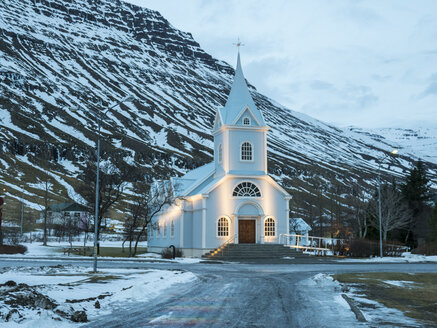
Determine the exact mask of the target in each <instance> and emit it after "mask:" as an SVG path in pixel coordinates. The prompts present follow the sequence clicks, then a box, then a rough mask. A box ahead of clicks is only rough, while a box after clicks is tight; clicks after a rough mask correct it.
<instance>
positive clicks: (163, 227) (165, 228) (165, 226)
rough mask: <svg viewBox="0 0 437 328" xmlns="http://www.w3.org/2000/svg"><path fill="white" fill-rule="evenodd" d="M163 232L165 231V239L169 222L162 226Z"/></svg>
mask: <svg viewBox="0 0 437 328" xmlns="http://www.w3.org/2000/svg"><path fill="white" fill-rule="evenodd" d="M162 230H163V231H164V238H165V237H167V222H164V224H163V225H162Z"/></svg>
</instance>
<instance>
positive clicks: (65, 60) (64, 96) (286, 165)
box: [0, 0, 437, 209]
mask: <svg viewBox="0 0 437 328" xmlns="http://www.w3.org/2000/svg"><path fill="white" fill-rule="evenodd" d="M0 19H1V20H0V36H1V37H0V120H1V123H0V138H1V140H2V147H0V184H4V185H5V186H6V188H7V189H8V191H7V195H8V197H12V198H16V199H19V198H21V193H22V189H21V187H20V186H21V185H23V184H24V185H25V187H24V198H25V202H26V203H27V205H28V206H31V207H34V208H36V209H38V206H37V203H41V197H42V194H43V191H42V190H43V189H44V184H43V181H44V176H45V174H49V175H50V176H51V177H53V178H55V179H56V181H57V183H56V184H55V186H54V188H53V190H52V198H53V199H54V200H60V199H62V198H67V197H70V198H72V199H75V200H78V201H81V196H80V195H79V194H77V192H76V191H75V188H76V187H77V184H78V175H79V173H80V171H81V169H82V167H83V165H84V164H85V162H86V160H93V159H94V158H95V155H94V147H95V140H96V132H95V131H96V107H97V108H100V109H106V108H109V105H111V104H113V103H116V102H117V101H119V100H120V99H122V98H124V97H125V96H126V95H129V94H133V95H134V96H135V97H136V99H137V100H136V101H134V102H133V103H126V104H122V105H120V106H116V107H115V108H114V109H110V110H109V111H108V112H107V114H105V115H103V120H102V134H103V149H104V153H105V155H104V158H106V159H109V160H111V161H113V162H114V163H115V162H116V164H117V165H119V166H120V163H124V166H123V168H122V169H124V170H136V171H138V172H141V174H149V175H150V177H163V176H167V175H170V174H182V173H184V172H186V171H187V170H189V169H192V168H195V167H197V166H200V165H202V164H204V163H206V162H209V161H211V160H212V150H211V147H212V137H211V135H210V129H211V127H212V121H213V117H214V113H215V109H216V108H217V107H218V106H224V104H225V101H226V97H227V94H228V92H229V89H230V86H231V82H232V78H233V73H234V70H233V68H232V66H230V65H229V64H227V63H225V62H222V61H219V60H217V59H214V58H213V57H211V56H210V55H209V54H207V53H206V52H205V51H203V50H202V49H201V47H200V46H199V44H198V43H197V42H196V41H195V40H194V39H193V37H192V36H191V34H189V33H186V32H182V31H179V30H177V29H175V28H174V27H173V26H172V25H171V24H170V23H169V22H168V21H167V20H165V18H163V17H162V16H161V15H160V14H159V13H158V12H155V11H151V10H148V9H144V8H140V7H137V6H134V5H132V4H128V3H125V2H122V1H118V0H75V1H66V0H20V1H16V0H2V1H1V2H0ZM230 51H232V50H231V49H230ZM242 59H243V68H244V53H243V54H242ZM251 92H252V95H253V98H254V100H255V102H256V103H257V105H258V106H259V108H260V109H261V110H262V111H263V113H264V116H265V119H266V121H267V124H268V125H269V126H270V127H271V130H270V132H269V135H268V138H269V139H268V145H269V156H270V160H269V171H270V173H271V175H273V176H274V177H275V178H276V179H278V180H279V182H280V183H282V185H283V186H284V187H285V188H287V189H288V190H290V192H291V193H292V194H293V195H296V197H297V198H300V197H301V195H302V194H307V195H314V194H315V192H316V191H320V190H324V191H325V192H326V193H329V192H331V191H332V190H333V186H334V185H336V184H337V185H341V186H342V188H343V190H345V192H346V191H347V190H348V188H355V187H356V186H360V187H362V188H363V189H364V190H366V191H370V189H371V188H372V186H374V183H375V180H376V169H377V166H378V165H377V161H378V159H380V158H382V157H383V156H384V155H385V153H387V152H389V151H390V150H391V149H392V148H393V147H398V144H399V143H400V142H401V141H402V142H403V150H405V151H404V152H401V154H400V156H398V157H396V158H394V159H392V160H391V162H390V163H391V164H390V169H388V166H387V164H386V165H384V166H383V168H384V175H385V176H386V177H388V176H389V175H396V176H398V177H399V176H401V175H402V174H403V173H404V172H405V171H406V170H407V169H408V168H409V167H410V166H411V162H412V161H413V160H416V159H417V158H418V157H420V158H422V159H423V160H424V161H426V166H427V168H428V172H429V174H430V176H432V177H433V178H435V177H436V176H437V161H436V159H435V155H432V156H424V153H426V147H428V146H427V144H426V143H422V145H423V147H422V148H421V150H420V152H417V150H418V149H417V147H416V144H415V143H413V142H411V141H412V140H414V142H416V141H417V140H422V139H420V138H419V137H415V138H413V139H412V138H410V139H409V140H407V139H402V140H401V138H403V137H405V135H404V134H403V133H405V132H400V133H399V134H398V135H396V134H394V133H392V131H390V130H378V131H366V130H362V129H356V128H346V129H340V128H337V127H335V126H331V125H328V124H325V123H323V122H321V121H318V120H315V119H313V118H311V117H308V116H306V115H303V114H301V113H298V112H295V111H292V110H290V109H288V108H285V107H283V106H281V105H279V104H278V103H276V102H275V101H273V100H271V99H269V98H267V97H265V96H263V95H262V94H260V93H258V92H257V91H256V89H255V87H253V86H251ZM78 106H79V107H80V108H79V109H78V110H77V111H72V109H73V108H76V107H78ZM394 131H398V130H394ZM399 131H401V130H399ZM415 133H417V135H418V136H419V135H422V134H423V133H424V132H423V131H421V132H418V131H411V134H412V135H413V134H415ZM402 134H403V137H401V135H402ZM432 134H433V137H432V138H430V142H431V143H432V144H433V145H435V144H436V138H435V131H434V132H432ZM393 136H395V137H396V138H393V139H392V140H390V138H392V137H393ZM434 150H435V148H434ZM48 160H49V161H48ZM331 189H332V190H331ZM337 190H338V188H337ZM57 195H61V196H57Z"/></svg>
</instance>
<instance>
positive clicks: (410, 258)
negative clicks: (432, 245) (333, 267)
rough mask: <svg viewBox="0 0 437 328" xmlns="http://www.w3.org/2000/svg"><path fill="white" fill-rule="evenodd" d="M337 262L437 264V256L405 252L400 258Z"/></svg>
mask: <svg viewBox="0 0 437 328" xmlns="http://www.w3.org/2000/svg"><path fill="white" fill-rule="evenodd" d="M337 262H352V263H353V262H364V263H424V262H437V255H428V256H427V255H419V254H411V253H410V252H405V253H403V254H402V256H400V257H388V256H385V257H371V258H363V259H347V258H346V259H341V260H337Z"/></svg>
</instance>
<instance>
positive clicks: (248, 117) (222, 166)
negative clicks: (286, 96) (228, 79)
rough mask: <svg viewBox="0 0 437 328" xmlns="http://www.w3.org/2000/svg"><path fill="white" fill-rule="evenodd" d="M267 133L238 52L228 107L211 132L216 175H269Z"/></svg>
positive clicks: (218, 114) (219, 114)
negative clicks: (248, 85)
mask: <svg viewBox="0 0 437 328" xmlns="http://www.w3.org/2000/svg"><path fill="white" fill-rule="evenodd" d="M240 45H241V43H238V44H237V46H240ZM268 129H269V128H268V126H266V124H265V122H264V118H263V115H262V114H261V111H260V110H259V109H258V108H257V107H256V105H255V102H254V101H253V98H252V96H251V95H250V92H249V88H248V87H247V84H246V79H245V78H244V74H243V69H242V68H241V60H240V52H239V51H238V57H237V67H236V69H235V76H234V82H233V83H232V88H231V91H230V93H229V96H228V99H227V101H226V105H225V107H223V108H218V110H217V113H216V117H215V122H214V127H213V130H212V134H213V136H214V162H215V175H216V176H221V175H224V174H233V175H240V176H247V175H253V176H262V175H266V174H267V131H268Z"/></svg>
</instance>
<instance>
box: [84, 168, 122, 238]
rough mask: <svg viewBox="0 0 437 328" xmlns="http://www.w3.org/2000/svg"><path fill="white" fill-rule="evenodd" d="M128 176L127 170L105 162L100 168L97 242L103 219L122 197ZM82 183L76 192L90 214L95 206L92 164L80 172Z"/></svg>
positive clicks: (94, 183) (94, 181)
mask: <svg viewBox="0 0 437 328" xmlns="http://www.w3.org/2000/svg"><path fill="white" fill-rule="evenodd" d="M128 174H129V172H127V170H126V171H124V170H120V169H118V168H117V167H116V166H115V165H113V164H111V163H109V162H105V163H103V164H102V165H101V166H100V174H99V204H98V207H99V216H98V218H97V240H99V235H100V231H101V229H102V221H103V217H104V216H105V214H106V213H107V212H108V210H109V209H110V208H111V206H112V205H114V203H116V202H117V201H118V200H119V199H120V197H121V196H122V194H123V190H124V186H125V184H126V181H127V180H128ZM82 181H83V184H82V185H81V186H80V187H79V189H78V191H79V193H80V194H81V195H82V196H83V197H84V198H85V200H86V201H87V203H88V208H89V211H90V213H93V212H94V210H95V204H96V168H95V165H94V164H91V163H88V164H87V166H86V167H85V169H84V171H83V172H82Z"/></svg>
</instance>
